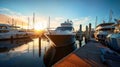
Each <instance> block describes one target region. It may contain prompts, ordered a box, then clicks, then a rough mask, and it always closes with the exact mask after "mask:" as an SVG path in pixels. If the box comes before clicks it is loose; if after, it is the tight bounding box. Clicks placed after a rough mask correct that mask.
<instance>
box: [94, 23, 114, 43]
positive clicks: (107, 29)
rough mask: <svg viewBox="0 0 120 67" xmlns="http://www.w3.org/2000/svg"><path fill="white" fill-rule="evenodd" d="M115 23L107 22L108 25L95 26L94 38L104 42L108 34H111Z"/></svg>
mask: <svg viewBox="0 0 120 67" xmlns="http://www.w3.org/2000/svg"><path fill="white" fill-rule="evenodd" d="M114 24H115V23H113V22H108V23H101V24H99V25H97V26H96V29H95V33H94V36H95V38H96V39H97V40H98V41H104V40H105V38H106V36H107V35H108V34H111V33H113V31H114V29H115V26H114Z"/></svg>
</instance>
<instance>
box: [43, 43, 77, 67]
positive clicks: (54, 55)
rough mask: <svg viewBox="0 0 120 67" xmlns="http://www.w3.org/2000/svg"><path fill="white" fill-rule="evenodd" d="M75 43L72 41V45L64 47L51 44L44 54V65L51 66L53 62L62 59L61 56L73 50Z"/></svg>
mask: <svg viewBox="0 0 120 67" xmlns="http://www.w3.org/2000/svg"><path fill="white" fill-rule="evenodd" d="M76 48H77V47H76V44H75V43H73V45H68V46H64V47H53V46H51V47H50V48H49V49H48V50H47V51H46V53H45V55H44V58H43V59H44V64H45V66H46V67H51V66H52V65H53V64H55V63H56V62H57V61H59V60H60V59H62V58H63V57H65V56H67V55H68V54H69V53H71V52H72V51H73V50H75V49H76Z"/></svg>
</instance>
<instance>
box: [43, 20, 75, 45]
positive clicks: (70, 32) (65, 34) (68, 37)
mask: <svg viewBox="0 0 120 67" xmlns="http://www.w3.org/2000/svg"><path fill="white" fill-rule="evenodd" d="M48 31H49V33H47V34H45V36H46V37H47V38H48V39H49V40H51V41H52V43H53V44H54V46H55V47H62V46H67V45H69V44H74V43H75V40H76V39H75V33H74V28H73V23H72V21H69V20H67V21H65V22H64V23H61V26H59V27H57V28H56V29H55V30H53V31H50V30H48Z"/></svg>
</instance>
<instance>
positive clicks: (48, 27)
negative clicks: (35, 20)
mask: <svg viewBox="0 0 120 67" xmlns="http://www.w3.org/2000/svg"><path fill="white" fill-rule="evenodd" d="M48 28H50V16H49V20H48Z"/></svg>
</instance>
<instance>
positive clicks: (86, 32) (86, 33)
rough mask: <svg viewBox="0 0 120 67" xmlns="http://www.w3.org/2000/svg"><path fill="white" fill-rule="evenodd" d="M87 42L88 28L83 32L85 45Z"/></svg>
mask: <svg viewBox="0 0 120 67" xmlns="http://www.w3.org/2000/svg"><path fill="white" fill-rule="evenodd" d="M88 40H89V35H88V26H86V31H85V43H87V42H88Z"/></svg>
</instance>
